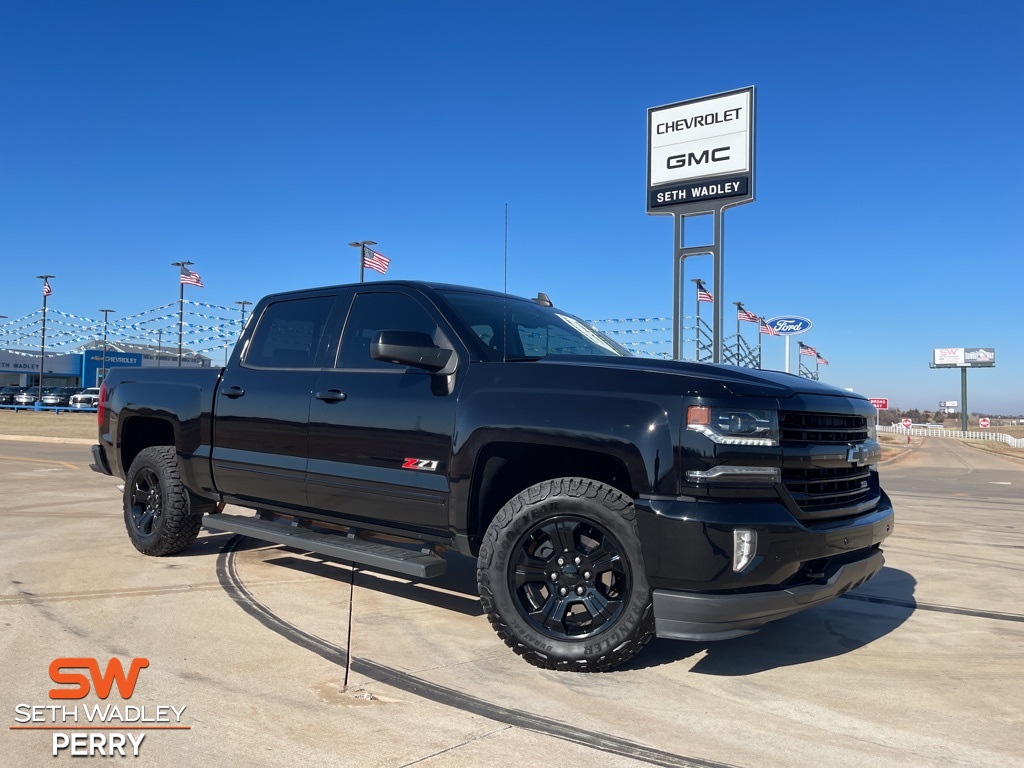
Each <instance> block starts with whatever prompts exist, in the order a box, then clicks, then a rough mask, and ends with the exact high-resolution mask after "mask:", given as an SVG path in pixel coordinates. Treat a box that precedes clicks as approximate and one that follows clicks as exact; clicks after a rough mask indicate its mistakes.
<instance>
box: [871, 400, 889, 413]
mask: <svg viewBox="0 0 1024 768" xmlns="http://www.w3.org/2000/svg"><path fill="white" fill-rule="evenodd" d="M868 400H870V401H871V404H872V405H873V406H875V408H877V409H878V410H880V411H887V410H889V398H888V397H869V398H868Z"/></svg>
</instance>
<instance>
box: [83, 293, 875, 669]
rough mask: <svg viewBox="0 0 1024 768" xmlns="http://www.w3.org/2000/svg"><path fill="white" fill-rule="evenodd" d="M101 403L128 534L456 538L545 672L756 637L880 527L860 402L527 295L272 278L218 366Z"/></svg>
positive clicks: (376, 561) (374, 543) (133, 384)
mask: <svg viewBox="0 0 1024 768" xmlns="http://www.w3.org/2000/svg"><path fill="white" fill-rule="evenodd" d="M98 418H99V425H100V426H99V444H98V445H96V446H93V458H94V469H96V470H97V471H100V472H103V473H106V474H112V475H118V476H120V477H123V478H124V479H125V488H124V520H125V526H126V527H127V530H128V534H129V536H130V537H131V540H132V543H133V544H134V545H135V547H136V548H137V549H138V550H139V551H141V552H143V553H145V554H148V555H172V554H175V553H177V552H180V551H182V550H183V549H185V548H186V547H188V546H189V545H191V544H192V542H193V541H195V539H196V536H197V535H198V533H199V529H200V527H201V526H203V525H205V526H206V527H208V528H212V529H216V530H226V531H236V532H238V533H242V534H245V535H248V536H253V537H256V538H259V539H263V540H267V541H272V542H278V543H282V544H286V545H291V546H294V547H300V548H302V549H304V550H307V551H315V552H319V553H324V554H328V555H332V556H335V557H338V558H341V559H343V560H345V561H348V562H352V563H357V564H361V565H364V566H368V567H372V568H380V569H387V570H391V571H395V572H398V573H402V574H406V575H408V576H411V577H414V578H429V577H431V576H437V575H439V574H441V573H443V572H444V570H445V564H446V561H445V559H444V558H443V557H442V553H443V552H444V550H446V549H455V550H457V551H458V552H461V553H463V554H464V555H468V556H471V557H475V558H477V562H478V566H477V569H478V570H477V582H478V588H479V592H480V599H481V601H482V603H483V608H484V610H485V612H486V613H487V616H488V619H489V620H490V622H491V624H492V625H493V627H494V629H495V630H496V631H497V633H498V635H499V636H500V637H501V638H502V639H503V640H504V641H505V643H506V644H508V646H509V647H511V648H512V650H513V651H515V652H516V653H517V654H520V655H521V656H523V657H524V658H525V659H526V660H527V661H529V662H530V663H531V664H535V665H537V666H540V667H545V668H548V669H566V670H573V671H596V670H605V669H610V668H611V667H614V666H616V665H618V664H620V663H622V662H623V661H625V660H626V659H628V658H630V657H631V656H632V655H633V654H635V653H636V652H637V651H638V650H640V648H642V647H643V645H644V644H645V643H646V642H647V641H648V640H649V639H650V638H651V637H652V636H655V635H656V636H658V637H668V638H679V639H685V640H697V641H706V640H716V639H726V638H733V637H738V636H740V635H744V634H748V633H751V632H754V631H756V630H757V629H759V628H760V627H761V626H763V625H764V624H765V623H766V622H769V621H773V620H775V619H780V618H783V617H785V616H789V615H790V614H793V613H795V612H797V611H800V610H803V609H805V608H809V607H812V606H814V605H819V604H821V603H823V602H825V601H827V600H830V599H832V598H835V597H837V596H838V595H841V594H842V593H844V592H846V591H847V590H850V589H852V588H854V587H856V586H858V585H859V584H861V583H863V582H864V581H866V580H867V579H869V578H871V577H872V576H873V575H874V574H875V573H877V572H878V570H879V569H880V568H881V567H882V564H883V558H882V552H881V549H880V543H881V542H882V540H883V539H885V538H886V537H887V536H888V535H889V534H890V533H892V530H893V510H892V506H891V504H890V502H889V499H888V497H887V496H886V494H885V493H884V491H882V489H881V488H880V486H879V482H878V473H877V471H876V467H875V464H876V463H877V461H878V459H879V457H880V449H879V447H878V444H877V443H876V442H875V440H874V435H873V429H874V409H873V407H872V406H871V404H870V403H869V402H868V401H867V400H865V399H864V398H862V397H860V396H858V395H853V394H849V393H847V392H843V391H840V390H838V389H835V388H832V387H829V386H825V385H822V384H819V383H817V382H814V381H810V380H807V379H803V378H798V377H796V376H792V375H789V374H782V373H773V372H767V371H754V370H749V369H741V368H735V367H730V366H718V365H707V364H695V363H685V362H676V361H668V360H655V359H641V358H637V357H633V356H631V355H630V354H629V353H628V352H627V351H626V350H624V349H623V348H622V347H621V346H619V345H618V344H617V343H616V342H614V341H612V340H610V339H609V338H607V337H605V336H603V335H602V334H600V333H599V332H597V331H596V330H594V329H593V328H592V327H590V326H589V325H587V324H586V323H585V322H583V321H581V320H580V319H578V318H577V317H574V316H573V315H571V314H568V313H566V312H563V311H561V310H559V309H556V308H555V307H553V306H552V304H551V302H550V301H549V300H548V299H547V297H546V296H544V295H543V294H540V295H539V296H538V298H536V299H532V300H527V299H522V298H516V297H512V296H506V295H505V294H502V293H494V292H489V291H483V290H476V289H470V288H464V287H459V286H450V285H435V284H425V283H413V282H376V283H372V284H359V285H342V286H335V287H329V288H320V289H316V290H305V291H297V292H292V293H281V294H276V295H272V296H269V297H267V298H265V299H263V300H262V301H261V302H259V304H258V305H257V306H256V308H255V310H254V312H253V313H252V315H251V317H250V318H249V321H248V323H247V324H246V327H245V330H244V332H243V333H242V335H241V337H240V339H239V342H238V344H237V345H236V347H235V349H234V352H233V354H232V356H231V359H230V361H229V362H228V365H227V366H226V367H225V368H223V369H208V370H183V369H180V368H179V369H173V368H172V369H169V368H166V367H164V368H149V369H129V368H115V369H113V370H111V371H110V372H109V376H108V378H107V380H106V382H105V384H104V386H103V391H102V393H101V400H100V403H99V413H98ZM225 503H231V504H235V505H240V506H242V507H247V508H251V509H254V510H256V512H255V514H254V515H233V514H225V513H223V512H222V511H221V510H222V509H223V507H224V504H225Z"/></svg>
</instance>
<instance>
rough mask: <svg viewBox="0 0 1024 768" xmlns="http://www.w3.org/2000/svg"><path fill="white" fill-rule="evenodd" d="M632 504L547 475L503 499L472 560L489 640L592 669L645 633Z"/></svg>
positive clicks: (545, 660)
mask: <svg viewBox="0 0 1024 768" xmlns="http://www.w3.org/2000/svg"><path fill="white" fill-rule="evenodd" d="M634 517H635V509H634V506H633V500H632V499H631V498H630V497H629V496H628V495H626V494H625V493H622V492H621V491H619V490H617V489H616V488H613V487H611V486H608V485H604V484H602V483H599V482H597V481H596V480H590V479H587V478H582V477H563V478H558V479H556V480H548V481H545V482H543V483H538V484H537V485H534V486H532V487H530V488H527V489H526V490H525V491H523V492H522V493H519V494H517V495H516V496H515V497H514V498H512V499H511V500H509V501H508V503H506V504H505V505H504V506H503V507H502V508H501V510H499V512H498V514H497V515H496V516H495V518H494V520H492V521H491V524H490V525H489V526H488V527H487V532H486V533H485V534H484V538H483V541H482V543H481V546H480V556H479V562H478V564H477V587H478V589H479V591H480V601H481V603H482V604H483V608H484V612H485V613H486V614H487V618H488V620H489V621H490V622H491V626H492V627H493V628H494V631H495V632H497V633H498V636H499V637H500V638H501V639H502V640H504V641H505V644H506V645H508V647H509V648H511V649H512V650H513V651H514V652H515V653H517V654H519V655H520V656H522V657H523V658H524V659H525V660H526V661H528V662H529V663H530V664H533V665H534V666H537V667H542V668H544V669H555V670H565V671H572V672H602V671H605V670H609V669H611V668H613V667H615V666H618V665H619V664H622V663H623V662H624V661H626V660H627V659H629V658H631V657H632V656H633V655H635V654H636V653H637V652H638V651H639V650H640V649H641V648H643V647H644V645H646V644H647V642H648V641H649V640H650V639H651V637H653V635H654V617H653V605H652V599H651V588H650V585H649V583H648V581H647V573H646V572H645V570H644V563H643V555H642V553H641V549H640V542H639V539H638V538H637V534H636V529H635V527H634Z"/></svg>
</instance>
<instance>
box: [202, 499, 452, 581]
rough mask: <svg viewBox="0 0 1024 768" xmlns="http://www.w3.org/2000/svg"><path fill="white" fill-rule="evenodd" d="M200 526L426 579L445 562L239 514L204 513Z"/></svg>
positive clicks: (432, 556) (421, 552) (417, 552)
mask: <svg viewBox="0 0 1024 768" xmlns="http://www.w3.org/2000/svg"><path fill="white" fill-rule="evenodd" d="M203 525H204V526H206V527H207V528H212V529H213V530H215V531H231V532H233V533H240V534H242V535H243V536H251V537H252V538H254V539H260V540H262V541H272V542H274V543H275V544H285V545H287V546H289V547H295V548H296V549H305V550H308V551H310V552H317V553H319V554H321V555H330V556H331V557H337V558H339V559H341V560H348V561H349V562H353V563H359V564H360V565H369V566H371V567H373V568H380V569H381V570H384V571H393V572H395V573H401V574H403V575H405V576H415V577H416V578H420V579H429V578H432V577H434V576H440V575H442V574H443V573H444V572H445V570H447V567H448V564H447V563H446V562H445V560H444V558H443V557H438V556H437V555H435V554H434V553H433V552H430V551H426V550H413V549H403V548H402V547H397V546H393V545H390V544H382V543H380V542H377V541H367V540H366V539H360V538H357V537H356V536H355V535H353V534H348V535H346V534H344V533H318V532H316V531H311V530H309V529H308V528H304V527H300V526H292V525H289V524H285V523H276V522H271V521H270V520H260V519H258V518H255V517H243V516H242V515H225V514H223V513H221V514H216V515H206V516H205V517H204V518H203Z"/></svg>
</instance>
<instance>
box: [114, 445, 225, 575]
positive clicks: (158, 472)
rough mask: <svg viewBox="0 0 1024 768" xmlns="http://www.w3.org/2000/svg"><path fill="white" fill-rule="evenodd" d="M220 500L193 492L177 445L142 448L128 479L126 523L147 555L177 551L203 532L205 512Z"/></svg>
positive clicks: (126, 487) (134, 539)
mask: <svg viewBox="0 0 1024 768" xmlns="http://www.w3.org/2000/svg"><path fill="white" fill-rule="evenodd" d="M215 509H216V504H215V503H214V502H211V501H206V500H203V499H199V498H198V497H196V496H193V495H192V494H191V493H189V491H188V489H187V488H186V487H185V486H184V484H183V483H182V482H181V476H180V475H179V473H178V462H177V460H176V459H175V455H174V447H173V446H154V447H152V448H145V449H143V450H141V451H139V455H138V456H136V457H135V460H134V461H133V462H132V465H131V468H129V470H128V475H127V476H126V477H125V483H124V526H125V528H126V529H127V530H128V537H129V538H130V539H131V540H132V544H134V545H135V548H136V549H137V550H139V552H142V553H143V554H145V555H154V556H157V557H161V556H164V555H174V554H177V553H178V552H181V551H182V550H183V549H185V548H186V547H188V546H189V545H190V544H191V543H192V542H193V541H195V540H196V537H197V536H198V535H199V528H200V527H201V526H202V522H203V514H204V513H206V512H212V511H215Z"/></svg>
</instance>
